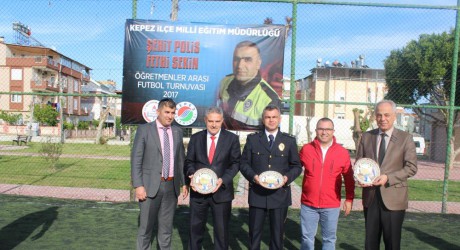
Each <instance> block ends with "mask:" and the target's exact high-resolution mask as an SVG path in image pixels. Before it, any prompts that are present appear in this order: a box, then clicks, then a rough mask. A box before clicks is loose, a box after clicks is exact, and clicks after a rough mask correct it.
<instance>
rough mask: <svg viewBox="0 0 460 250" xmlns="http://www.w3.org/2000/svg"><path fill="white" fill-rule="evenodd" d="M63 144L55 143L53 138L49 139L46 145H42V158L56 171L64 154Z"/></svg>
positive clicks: (40, 151)
mask: <svg viewBox="0 0 460 250" xmlns="http://www.w3.org/2000/svg"><path fill="white" fill-rule="evenodd" d="M62 148H63V144H62V143H60V142H53V141H52V140H51V137H48V138H47V140H46V142H45V143H42V144H41V148H40V150H39V153H40V154H41V156H42V157H43V158H44V159H45V160H46V161H47V162H49V163H50V167H51V168H52V169H53V170H56V164H57V162H58V161H59V158H60V157H61V154H62Z"/></svg>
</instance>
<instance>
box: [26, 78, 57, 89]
mask: <svg viewBox="0 0 460 250" xmlns="http://www.w3.org/2000/svg"><path fill="white" fill-rule="evenodd" d="M30 88H31V89H32V90H33V91H51V92H59V85H58V84H56V83H54V84H53V83H52V82H50V81H48V80H43V79H35V80H31V81H30Z"/></svg>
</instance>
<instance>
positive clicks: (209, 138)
mask: <svg viewBox="0 0 460 250" xmlns="http://www.w3.org/2000/svg"><path fill="white" fill-rule="evenodd" d="M219 135H220V130H219V132H217V134H215V135H214V136H215V137H216V138H215V139H214V145H215V146H216V148H217V141H218V140H219ZM211 136H212V135H211V134H210V133H209V131H208V133H207V135H206V140H207V142H206V145H207V146H206V147H207V150H206V151H207V152H208V157H209V149H210V148H211V143H212V140H211ZM214 154H215V153H214Z"/></svg>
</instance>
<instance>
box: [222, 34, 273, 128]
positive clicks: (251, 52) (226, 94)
mask: <svg viewBox="0 0 460 250" xmlns="http://www.w3.org/2000/svg"><path fill="white" fill-rule="evenodd" d="M261 64H262V60H261V58H260V50H259V48H258V47H257V45H256V44H255V43H253V42H250V41H243V42H240V43H238V44H237V45H236V47H235V51H234V52H233V74H231V75H227V76H226V77H225V78H224V79H222V81H221V82H220V89H219V97H218V106H220V107H222V109H223V110H224V123H225V127H226V128H227V129H231V130H240V129H258V128H260V126H261V121H260V114H261V113H262V111H263V109H264V108H265V107H266V106H267V105H269V104H273V105H276V106H280V104H281V100H280V98H279V96H278V94H277V93H276V91H275V90H273V88H272V87H271V86H270V85H269V84H268V83H267V82H266V81H265V80H264V79H262V77H261V76H260V72H259V69H260V65H261Z"/></svg>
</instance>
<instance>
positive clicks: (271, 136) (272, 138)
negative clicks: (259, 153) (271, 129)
mask: <svg viewBox="0 0 460 250" xmlns="http://www.w3.org/2000/svg"><path fill="white" fill-rule="evenodd" d="M268 139H270V141H269V142H268V143H269V145H270V149H271V148H272V146H273V141H274V140H275V137H273V135H269V136H268Z"/></svg>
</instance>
